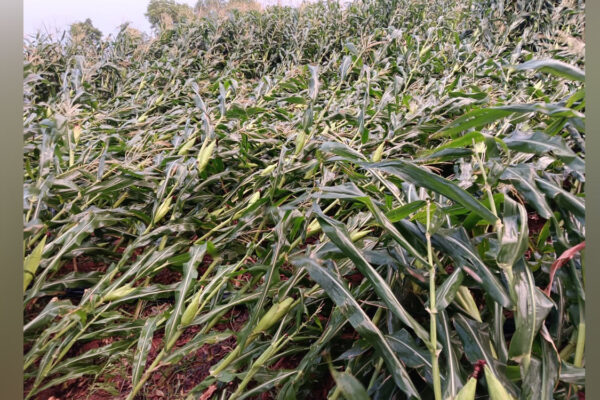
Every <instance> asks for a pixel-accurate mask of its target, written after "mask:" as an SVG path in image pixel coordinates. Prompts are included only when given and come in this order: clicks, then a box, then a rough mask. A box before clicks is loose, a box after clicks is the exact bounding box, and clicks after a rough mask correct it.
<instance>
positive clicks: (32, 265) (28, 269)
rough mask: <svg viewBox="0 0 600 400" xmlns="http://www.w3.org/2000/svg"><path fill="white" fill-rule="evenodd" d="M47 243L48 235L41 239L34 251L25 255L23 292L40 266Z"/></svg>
mask: <svg viewBox="0 0 600 400" xmlns="http://www.w3.org/2000/svg"><path fill="white" fill-rule="evenodd" d="M45 245H46V235H44V236H42V240H40V242H39V243H38V244H37V246H35V248H34V249H33V251H32V252H31V253H30V254H29V255H28V256H27V257H25V260H24V261H23V271H24V274H23V292H24V291H25V290H27V286H29V284H30V283H31V280H32V279H33V277H34V276H35V273H36V271H37V269H38V267H39V266H40V262H41V261H42V253H43V251H44V246H45Z"/></svg>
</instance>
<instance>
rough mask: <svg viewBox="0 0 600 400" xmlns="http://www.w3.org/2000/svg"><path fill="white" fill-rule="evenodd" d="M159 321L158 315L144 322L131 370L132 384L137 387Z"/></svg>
mask: <svg viewBox="0 0 600 400" xmlns="http://www.w3.org/2000/svg"><path fill="white" fill-rule="evenodd" d="M157 322H158V316H155V317H151V318H148V319H147V320H146V322H145V323H144V327H143V328H142V332H141V333H140V337H139V339H138V345H137V351H136V353H135V356H134V357H133V366H132V371H131V386H132V387H135V386H136V385H137V384H138V382H139V381H140V378H141V377H142V374H143V373H144V371H145V369H146V360H147V358H148V353H149V352H150V348H151V347H152V338H153V337H154V331H155V330H156V327H157Z"/></svg>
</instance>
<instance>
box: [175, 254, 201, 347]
mask: <svg viewBox="0 0 600 400" xmlns="http://www.w3.org/2000/svg"><path fill="white" fill-rule="evenodd" d="M189 253H190V260H189V261H188V262H187V263H185V265H184V266H183V279H182V280H181V282H180V283H179V287H178V289H177V292H176V293H177V294H176V300H175V306H174V307H173V312H172V313H171V316H170V317H169V320H168V321H167V324H166V325H165V343H167V345H168V346H169V347H170V346H171V345H172V343H170V342H171V340H172V339H173V337H174V335H175V332H176V331H177V327H178V325H179V321H180V320H181V316H182V315H183V311H184V309H185V308H184V303H185V298H186V295H187V293H188V291H189V289H190V288H191V286H192V281H193V280H194V279H196V278H197V277H198V271H197V270H196V267H197V265H198V264H199V263H200V262H201V261H202V258H203V257H204V254H205V253H206V243H204V244H201V245H199V246H193V247H192V248H191V249H190V251H189Z"/></svg>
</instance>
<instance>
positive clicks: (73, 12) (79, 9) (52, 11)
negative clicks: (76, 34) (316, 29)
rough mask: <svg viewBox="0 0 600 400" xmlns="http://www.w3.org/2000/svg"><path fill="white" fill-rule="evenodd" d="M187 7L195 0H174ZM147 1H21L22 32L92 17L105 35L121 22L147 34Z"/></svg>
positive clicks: (286, 1)
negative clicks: (145, 14)
mask: <svg viewBox="0 0 600 400" xmlns="http://www.w3.org/2000/svg"><path fill="white" fill-rule="evenodd" d="M177 2H178V3H185V4H188V5H190V6H192V7H193V6H194V5H196V0H178V1H177ZM258 2H259V3H261V4H263V5H272V4H277V0H258ZM301 2H302V0H281V4H282V5H299V4H300V3H301ZM148 3H150V0H24V1H23V15H24V21H23V31H24V32H23V33H24V35H25V36H26V37H27V36H29V35H34V34H35V33H36V32H37V31H38V30H41V31H42V32H45V33H56V32H57V31H63V30H66V29H68V27H69V25H71V24H72V23H74V22H80V21H84V20H85V19H86V18H90V19H91V20H92V24H93V25H94V26H95V27H96V28H98V29H100V30H101V31H102V33H103V34H104V35H105V36H107V35H109V34H113V35H114V34H116V33H117V32H118V27H119V25H121V24H122V23H124V22H128V21H129V22H131V26H132V27H134V28H136V29H139V30H140V31H142V32H146V33H150V32H151V29H150V24H149V23H148V20H147V19H146V17H144V13H145V12H146V8H147V7H148Z"/></svg>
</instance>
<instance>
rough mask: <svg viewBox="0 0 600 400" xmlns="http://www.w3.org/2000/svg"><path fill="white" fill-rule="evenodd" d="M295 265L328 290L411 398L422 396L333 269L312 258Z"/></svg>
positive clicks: (299, 260)
mask: <svg viewBox="0 0 600 400" xmlns="http://www.w3.org/2000/svg"><path fill="white" fill-rule="evenodd" d="M294 264H295V265H298V266H301V267H304V268H306V270H307V271H308V273H309V274H310V276H311V278H312V279H314V280H315V281H316V282H317V283H318V284H319V285H320V286H321V287H322V288H323V289H324V290H325V292H326V293H327V295H328V296H329V297H330V298H331V299H332V300H333V301H334V302H335V304H336V305H337V306H338V307H339V308H340V311H341V312H342V314H344V316H345V317H346V318H348V320H349V321H350V323H351V324H352V326H353V327H354V329H356V331H357V332H358V334H359V335H361V336H362V337H363V338H364V339H365V340H367V341H368V342H369V343H371V344H372V345H373V346H374V347H375V348H376V349H377V350H378V351H379V353H380V354H381V357H383V359H384V360H385V362H386V365H387V366H388V370H389V372H390V373H391V374H392V377H393V379H394V382H395V383H396V385H398V387H399V388H400V389H401V390H402V391H403V392H404V393H406V395H408V396H409V397H410V398H415V399H420V398H421V397H420V396H419V392H418V391H417V389H416V388H415V386H414V384H413V383H412V381H411V379H410V377H409V375H408V373H407V371H406V369H405V368H404V366H403V365H402V363H401V362H400V360H399V359H398V358H397V356H396V354H395V352H394V350H393V349H392V348H391V347H390V345H389V343H388V342H387V340H386V339H385V337H384V336H383V334H382V333H381V331H380V330H379V329H378V328H377V326H375V324H373V322H372V321H371V320H370V319H369V317H368V316H367V314H365V312H364V311H363V310H362V309H361V308H360V305H359V304H358V303H357V302H356V299H354V297H353V296H352V294H350V292H349V291H348V289H347V288H346V287H344V285H343V284H342V283H341V282H340V281H339V279H338V278H337V277H335V276H334V275H333V274H332V273H331V272H330V271H328V270H327V269H325V268H323V267H321V265H320V262H319V261H318V260H315V259H313V258H301V259H297V260H294Z"/></svg>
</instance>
